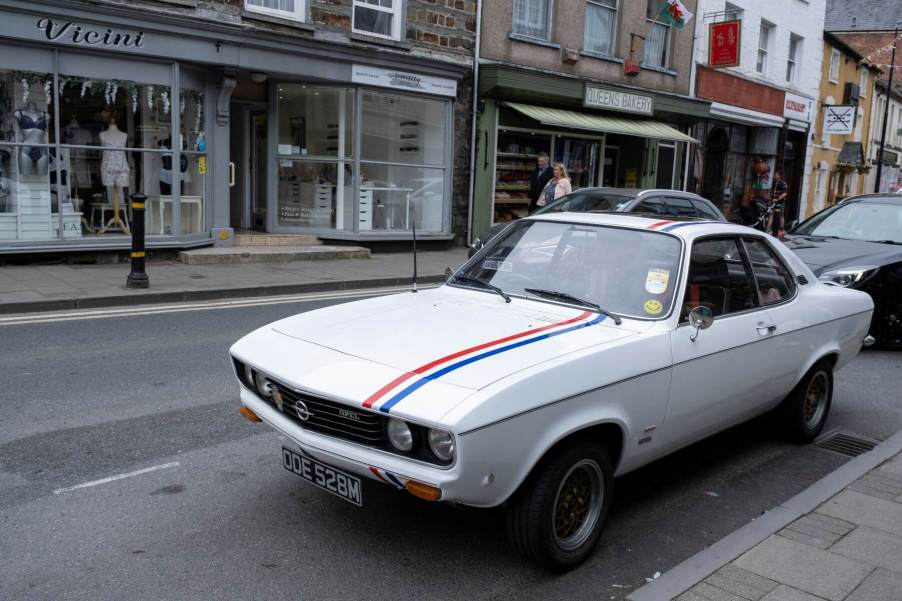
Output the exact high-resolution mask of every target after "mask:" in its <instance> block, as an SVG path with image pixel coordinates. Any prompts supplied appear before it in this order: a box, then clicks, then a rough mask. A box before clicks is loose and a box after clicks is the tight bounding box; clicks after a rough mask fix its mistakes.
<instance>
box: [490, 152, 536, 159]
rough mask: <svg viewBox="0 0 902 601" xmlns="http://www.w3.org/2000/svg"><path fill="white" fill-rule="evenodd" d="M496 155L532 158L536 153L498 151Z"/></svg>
mask: <svg viewBox="0 0 902 601" xmlns="http://www.w3.org/2000/svg"><path fill="white" fill-rule="evenodd" d="M498 156H500V157H515V158H518V159H534V158H535V157H536V153H533V154H522V153H519V152H499V153H498Z"/></svg>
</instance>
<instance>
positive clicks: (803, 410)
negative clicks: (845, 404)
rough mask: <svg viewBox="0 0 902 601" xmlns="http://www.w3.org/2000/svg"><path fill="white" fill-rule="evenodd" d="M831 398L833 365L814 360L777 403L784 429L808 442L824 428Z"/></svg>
mask: <svg viewBox="0 0 902 601" xmlns="http://www.w3.org/2000/svg"><path fill="white" fill-rule="evenodd" d="M832 402H833V366H832V365H831V364H830V363H829V362H828V361H825V360H821V361H818V362H817V363H815V364H814V367H812V368H811V369H810V370H808V373H806V374H805V377H803V378H802V380H801V381H800V382H799V383H798V384H797V385H796V387H795V388H793V390H792V392H790V393H789V396H787V397H786V398H785V399H784V400H783V403H782V405H781V406H780V412H779V413H780V418H781V421H782V423H783V427H784V429H785V430H786V433H787V434H788V435H789V436H790V437H791V438H792V439H793V440H796V441H798V442H803V443H807V442H811V441H812V440H814V439H815V438H817V435H818V434H820V433H821V430H823V429H824V425H825V424H826V423H827V417H828V416H829V414H830V405H831V404H832Z"/></svg>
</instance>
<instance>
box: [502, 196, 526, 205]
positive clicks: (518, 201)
mask: <svg viewBox="0 0 902 601" xmlns="http://www.w3.org/2000/svg"><path fill="white" fill-rule="evenodd" d="M495 204H497V205H528V204H529V199H528V198H513V197H511V198H498V197H497V196H496V197H495Z"/></svg>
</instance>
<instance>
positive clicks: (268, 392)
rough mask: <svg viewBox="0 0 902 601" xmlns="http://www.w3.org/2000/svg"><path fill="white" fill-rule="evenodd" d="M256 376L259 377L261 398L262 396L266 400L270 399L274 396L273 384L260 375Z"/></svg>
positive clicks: (258, 383)
mask: <svg viewBox="0 0 902 601" xmlns="http://www.w3.org/2000/svg"><path fill="white" fill-rule="evenodd" d="M256 375H257V392H259V393H260V396H262V397H263V398H264V399H268V398H270V397H271V396H272V390H273V386H272V382H270V381H269V380H267V379H266V378H264V377H263V376H262V375H260V374H256Z"/></svg>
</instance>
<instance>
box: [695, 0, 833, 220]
mask: <svg viewBox="0 0 902 601" xmlns="http://www.w3.org/2000/svg"><path fill="white" fill-rule="evenodd" d="M726 4H727V2H725V0H698V9H697V11H696V13H695V19H694V21H695V50H694V52H695V62H696V63H697V64H699V65H707V64H708V26H709V25H710V24H711V23H712V22H713V21H715V20H717V21H723V20H725V19H724V18H723V14H722V13H723V11H724V10H725V9H726ZM729 4H732V5H733V6H735V7H738V8H740V9H742V15H741V17H740V18H741V19H742V47H741V54H740V65H739V66H738V67H730V68H727V69H724V71H726V72H728V73H731V74H733V75H736V76H738V77H742V78H745V79H748V80H749V81H754V82H756V83H762V84H765V85H769V86H773V87H777V88H782V89H784V90H787V91H789V92H792V93H793V94H798V95H800V96H806V97H808V98H811V99H813V100H815V103H814V106H815V107H816V108H815V111H817V110H818V108H819V103H818V102H817V98H818V93H819V91H820V79H821V62H822V55H823V43H824V42H823V40H824V37H823V32H824V15H825V12H826V10H827V6H826V0H733V1H732V2H729ZM712 13H721V14H719V15H716V18H713V17H714V16H715V15H712ZM706 15H708V16H706ZM762 19H764V20H765V21H767V22H769V23H771V24H772V25H774V26H775V27H774V29H773V31H772V33H771V41H770V48H769V52H768V61H767V68H766V70H765V72H764V74H761V73H758V72H757V71H756V64H757V58H758V42H759V33H760V31H761V20H762ZM791 34H795V35H797V36H799V37H801V38H802V39H803V41H802V47H801V59H800V60H799V61H798V66H797V68H796V75H795V78H794V81H793V82H791V83H790V82H787V81H786V63H787V60H788V57H789V40H790V35H791ZM693 85H694V84H693ZM692 93H693V94H694V93H695V90H694V89H693V90H692ZM817 118H818V114H813V115H811V122H812V128H811V130H812V131H814V130H815V129H816V128H815V127H814V126H813V124H815V123H817ZM812 152H813V145H812V143H811V136H810V133H809V137H808V146H807V149H806V151H805V166H804V171H803V173H802V175H803V177H802V189H801V190H800V191H799V199H800V206H799V212H800V214H801V215H804V214H805V209H806V203H807V199H808V175H809V174H810V172H811V154H812Z"/></svg>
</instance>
